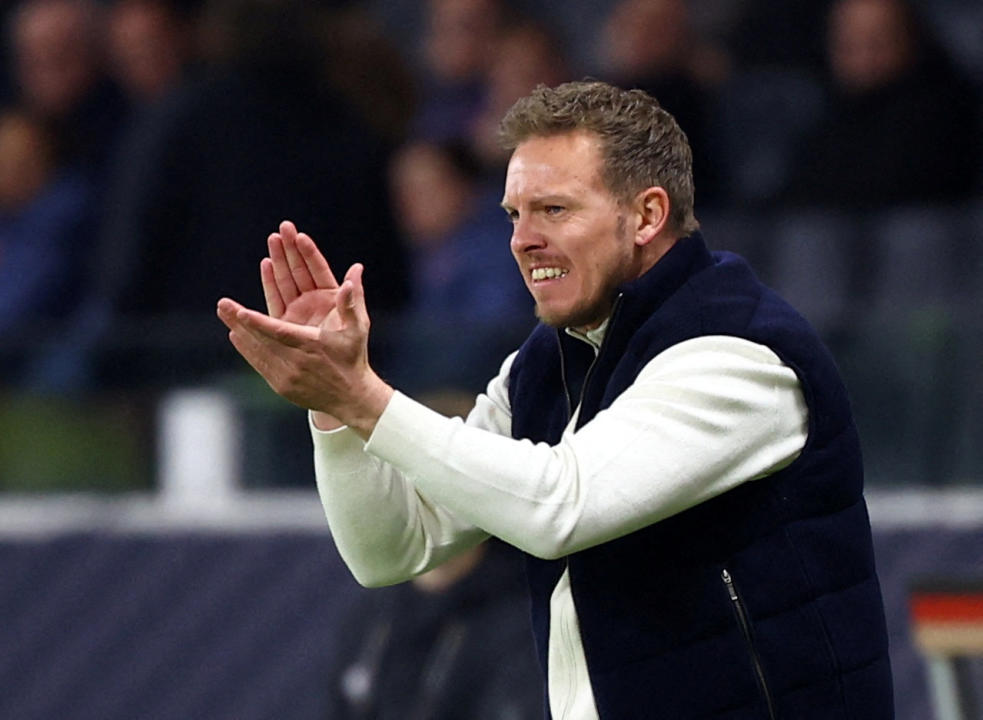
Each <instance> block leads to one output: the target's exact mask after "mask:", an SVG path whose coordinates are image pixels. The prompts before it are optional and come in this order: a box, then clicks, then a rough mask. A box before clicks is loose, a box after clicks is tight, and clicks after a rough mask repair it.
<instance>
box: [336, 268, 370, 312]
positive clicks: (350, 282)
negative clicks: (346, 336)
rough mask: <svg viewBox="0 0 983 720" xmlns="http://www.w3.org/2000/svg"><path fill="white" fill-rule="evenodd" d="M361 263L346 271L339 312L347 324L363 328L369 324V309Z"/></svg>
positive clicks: (339, 297) (340, 291)
mask: <svg viewBox="0 0 983 720" xmlns="http://www.w3.org/2000/svg"><path fill="white" fill-rule="evenodd" d="M364 269H365V268H364V267H363V266H362V264H361V263H355V264H354V265H352V266H351V267H350V268H349V269H348V272H347V273H345V280H344V282H343V283H342V284H341V289H340V290H339V291H338V313H339V315H341V319H342V321H343V322H344V324H345V325H346V326H351V325H354V326H356V327H359V328H362V327H365V326H366V325H367V321H368V317H369V315H368V311H367V310H366V307H365V289H364V287H363V285H362V272H363V271H364Z"/></svg>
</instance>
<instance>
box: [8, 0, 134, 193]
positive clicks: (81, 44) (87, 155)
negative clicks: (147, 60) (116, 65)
mask: <svg viewBox="0 0 983 720" xmlns="http://www.w3.org/2000/svg"><path fill="white" fill-rule="evenodd" d="M102 11H103V8H102V6H101V5H99V4H98V3H96V2H94V0H27V1H26V2H24V3H23V4H22V5H20V6H19V7H18V8H17V10H15V11H14V14H13V16H12V17H11V19H10V31H11V42H12V51H13V66H14V76H15V82H16V86H17V93H18V97H19V102H21V103H22V104H23V105H24V106H25V107H27V108H28V109H29V110H30V111H31V112H32V113H34V114H36V115H37V116H38V117H39V118H42V119H43V120H44V121H45V122H47V123H49V124H50V125H51V126H52V128H53V130H54V131H55V132H56V134H57V136H58V142H59V145H60V146H61V148H62V151H63V153H64V157H65V161H66V162H68V163H70V164H76V165H78V166H79V167H80V168H81V169H83V170H84V171H85V172H87V173H89V174H90V176H91V177H92V178H93V180H94V182H95V183H96V184H97V188H101V186H102V182H103V179H104V174H105V169H106V165H107V161H108V159H109V157H110V155H111V153H112V151H113V148H114V145H115V141H116V139H117V136H118V133H119V128H120V124H121V122H122V120H123V117H124V116H125V114H126V103H125V101H124V99H123V96H122V94H121V93H120V91H119V89H118V88H117V87H116V86H115V85H114V84H113V83H112V82H111V81H110V80H109V78H108V76H107V75H106V72H105V62H104V60H105V58H104V55H103V48H102V43H103V34H102V33H103V31H104V24H103V23H104V16H103V12H102Z"/></svg>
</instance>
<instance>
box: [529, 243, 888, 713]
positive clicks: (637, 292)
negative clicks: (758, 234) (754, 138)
mask: <svg viewBox="0 0 983 720" xmlns="http://www.w3.org/2000/svg"><path fill="white" fill-rule="evenodd" d="M706 335H731V336H736V337H740V338H745V339H747V340H750V341H753V342H756V343H760V344H763V345H766V346H768V347H769V348H771V349H772V350H773V351H774V352H775V353H776V354H777V355H778V356H779V357H780V358H781V359H782V360H783V361H784V362H785V363H786V364H787V365H788V366H789V367H791V368H792V369H793V370H794V371H795V373H796V374H797V375H798V377H799V380H800V382H801V385H802V390H803V393H804V396H805V400H806V403H807V404H808V408H809V436H808V440H807V443H806V446H805V448H804V450H803V452H802V454H801V455H800V456H799V458H798V459H796V460H795V462H793V463H792V464H791V465H789V466H788V467H787V468H785V469H783V470H781V471H780V472H777V473H775V474H773V475H771V476H769V477H767V478H764V479H760V480H756V481H753V482H748V483H745V484H743V485H741V486H740V487H738V488H736V489H734V490H732V491H730V492H727V493H724V494H723V495H721V496H719V497H717V498H714V499H712V500H710V501H708V502H705V503H703V504H701V505H699V506H696V507H694V508H691V509H690V510H687V511H685V512H682V513H679V514H677V515H675V516H673V517H670V518H668V519H666V520H663V521H661V522H658V523H655V524H653V525H651V526H649V527H647V528H644V529H642V530H639V531H637V532H634V533H632V534H629V535H627V536H625V537H622V538H620V539H617V540H613V541H611V542H608V543H605V544H603V545H599V546H597V547H593V548H589V549H587V550H584V551H581V552H578V553H575V554H572V555H570V556H568V557H566V558H562V559H560V560H551V561H547V560H542V559H539V558H535V557H532V556H529V557H528V562H527V568H528V574H529V584H530V589H531V594H532V603H533V620H534V624H535V626H536V634H537V642H538V644H539V647H540V654H541V659H542V661H543V662H544V664H545V662H546V657H545V654H546V647H547V640H548V632H549V599H550V595H551V593H552V590H553V587H554V586H555V584H556V581H557V580H558V579H559V577H560V575H561V574H562V573H563V571H564V569H567V568H569V572H570V580H571V586H572V592H573V598H574V603H575V605H576V609H577V615H578V618H579V622H580V632H581V637H582V640H583V644H584V651H585V654H586V658H587V665H588V670H589V673H590V677H591V683H592V688H593V691H594V697H595V700H596V703H597V709H598V712H599V713H600V717H601V718H602V719H603V720H613V719H615V718H618V719H621V718H624V719H626V720H627V719H629V718H631V719H632V720H637V719H638V718H665V719H666V720H688V719H690V718H720V719H724V718H726V720H745V719H747V720H750V719H751V718H753V719H755V720H768V719H769V718H783V719H785V720H840V719H845V718H851V719H852V720H888V719H890V718H893V716H894V713H893V700H892V683H891V671H890V665H889V660H888V649H887V632H886V628H885V620H884V611H883V603H882V600H881V593H880V587H879V584H878V580H877V575H876V572H875V568H874V556H873V548H872V543H871V534H870V523H869V520H868V517H867V508H866V504H865V502H864V498H863V494H862V490H863V469H862V463H861V457H860V446H859V441H858V438H857V432H856V427H855V425H854V422H853V418H852V415H851V411H850V406H849V402H848V399H847V396H846V392H845V389H844V386H843V383H842V382H841V379H840V377H839V373H838V371H837V369H836V367H835V365H834V362H833V360H832V358H831V357H830V355H829V353H828V352H827V351H826V349H825V348H824V347H823V345H822V343H821V342H820V340H819V339H818V337H817V336H816V334H815V333H814V331H813V330H812V329H811V328H810V326H809V325H808V323H807V322H806V321H805V320H804V319H803V318H802V317H801V316H800V315H799V314H798V313H796V312H795V311H794V310H793V309H792V308H791V307H790V306H789V305H788V304H787V303H785V302H784V301H783V300H782V299H781V298H779V297H778V296H777V295H776V294H774V293H773V292H772V291H771V290H769V289H768V288H766V287H765V286H763V285H762V284H761V283H760V282H759V281H758V280H757V279H756V278H755V276H754V274H753V273H752V271H751V270H750V268H749V267H748V265H747V264H746V263H745V262H744V261H743V260H742V259H740V258H739V257H737V256H736V255H732V254H728V253H710V252H709V251H708V250H707V248H706V246H705V245H704V242H703V239H702V237H701V236H700V234H699V233H695V234H694V235H692V236H690V237H688V238H684V239H682V240H680V241H679V242H678V243H676V245H675V246H674V247H673V248H672V250H670V251H669V253H667V254H666V255H665V256H664V257H663V258H662V259H661V260H660V261H659V262H658V263H657V264H656V265H655V267H653V268H652V269H651V270H650V271H649V272H648V273H646V274H645V275H644V276H642V277H641V278H639V279H638V280H636V281H634V282H632V283H629V284H628V285H626V286H624V287H623V288H621V295H620V297H619V300H618V302H617V304H616V307H615V310H614V313H613V315H612V319H611V322H610V324H609V327H608V330H607V333H606V336H605V339H604V342H603V344H602V346H601V349H600V351H599V353H598V355H597V359H596V361H595V360H594V353H593V351H592V350H591V349H590V348H589V347H587V345H586V344H584V343H582V342H580V341H579V340H576V339H574V338H571V337H569V336H567V335H566V334H565V333H562V332H557V331H556V330H553V329H551V328H547V327H545V326H539V327H538V328H536V329H535V330H534V331H533V333H532V334H531V335H530V337H529V339H528V340H527V341H526V342H525V343H524V344H523V346H522V348H521V350H520V352H519V354H518V356H517V357H516V360H515V363H514V364H513V368H512V373H511V377H510V385H509V393H510V397H511V405H512V434H513V436H514V437H516V438H529V439H531V440H534V441H543V442H547V443H550V444H555V443H557V442H558V441H559V439H560V436H561V434H562V432H563V429H564V427H565V426H566V425H567V423H568V422H569V419H570V417H571V410H572V408H574V407H576V406H577V404H578V400H577V398H582V400H581V401H580V413H579V417H578V426H580V425H583V424H584V423H586V422H589V421H590V419H591V418H592V417H594V415H596V414H597V412H598V411H600V410H602V409H604V408H606V407H608V406H609V405H610V404H611V403H612V402H613V401H614V400H615V398H617V397H618V396H619V395H620V394H621V393H622V392H623V391H624V390H625V389H626V388H627V387H628V386H629V385H631V384H632V382H633V381H634V380H635V378H636V377H637V375H638V373H639V372H640V371H641V369H642V368H643V367H644V366H645V364H646V363H647V362H648V361H649V360H651V359H652V358H653V357H655V356H656V355H658V354H659V353H660V352H662V351H663V350H665V349H667V348H669V347H671V346H673V345H675V344H677V343H680V342H682V341H684V340H687V339H691V338H695V337H699V336H706ZM592 363H593V366H591V364H592ZM580 388H582V390H581V389H580ZM581 392H582V395H581Z"/></svg>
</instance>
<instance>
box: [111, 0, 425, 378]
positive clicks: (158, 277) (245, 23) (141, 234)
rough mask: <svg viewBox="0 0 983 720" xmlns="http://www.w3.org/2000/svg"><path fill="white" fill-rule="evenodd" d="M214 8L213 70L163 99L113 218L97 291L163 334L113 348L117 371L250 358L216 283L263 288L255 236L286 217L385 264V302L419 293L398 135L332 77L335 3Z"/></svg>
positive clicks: (334, 253)
mask: <svg viewBox="0 0 983 720" xmlns="http://www.w3.org/2000/svg"><path fill="white" fill-rule="evenodd" d="M202 13H203V14H202V20H201V22H202V25H201V28H200V30H201V37H202V38H203V39H204V41H203V45H202V46H201V57H202V67H201V71H200V72H197V73H195V76H194V78H193V81H192V82H190V83H187V84H184V85H180V86H179V87H178V90H177V92H176V93H173V94H171V95H170V96H168V97H167V98H166V99H165V101H164V102H163V103H159V104H158V107H156V108H155V109H154V111H153V113H152V114H151V116H150V117H149V119H148V120H147V121H146V124H145V125H144V126H143V127H142V129H141V131H140V134H141V138H140V143H139V146H136V147H131V148H130V150H129V152H128V153H127V155H126V158H125V160H124V161H123V162H121V163H120V164H119V165H118V169H119V173H118V174H117V175H116V176H115V178H114V183H113V188H114V195H113V198H112V202H111V204H110V207H109V214H108V217H107V220H106V222H105V223H104V225H103V228H102V231H101V237H100V244H101V247H100V251H99V257H100V258H101V260H100V261H99V262H98V263H97V266H98V267H99V268H100V273H99V277H98V278H97V280H98V282H99V287H98V288H96V290H95V291H94V294H95V295H96V296H97V297H98V300H97V302H96V303H95V304H98V305H101V306H102V307H103V308H105V307H107V306H110V307H111V308H112V309H111V311H110V312H111V314H112V315H113V317H114V320H113V322H114V323H115V327H114V328H104V329H103V330H102V331H100V332H103V333H104V334H105V336H106V337H107V338H113V339H114V340H113V341H114V342H118V341H119V339H121V338H139V339H140V340H141V342H143V343H145V346H146V348H149V352H148V354H147V355H146V356H142V355H138V356H137V357H134V356H133V355H132V354H124V355H122V356H118V357H115V358H111V359H109V360H107V363H106V368H105V373H106V377H107V378H110V379H112V380H113V381H117V380H119V379H123V380H124V381H125V382H128V383H129V382H136V381H149V382H152V383H171V382H176V381H179V380H181V379H182V378H186V377H189V376H194V377H196V378H200V377H201V376H202V375H206V374H207V373H209V372H212V371H219V372H222V371H227V370H229V369H231V368H233V367H238V364H237V362H236V358H234V356H232V355H231V354H228V353H224V352H223V351H222V349H221V347H220V346H217V345H216V344H217V343H219V342H221V341H222V338H220V337H217V336H216V335H215V333H214V332H212V331H211V330H210V329H209V328H208V326H207V325H206V324H205V322H207V321H208V320H209V319H210V318H209V310H210V307H211V305H212V303H213V302H214V297H215V295H216V293H219V294H221V293H224V292H226V291H230V290H232V289H233V288H238V290H235V292H241V293H246V294H248V295H250V296H252V298H253V300H254V301H255V302H261V301H262V297H261V295H260V294H259V293H257V292H256V288H255V287H254V285H255V283H244V282H243V278H244V277H249V276H251V275H254V274H255V271H256V267H257V266H258V263H259V259H260V257H261V256H262V254H263V251H264V248H263V246H262V243H260V244H258V245H256V244H254V243H253V241H252V240H250V238H255V237H256V236H257V234H259V235H260V236H262V235H263V234H264V233H265V231H266V229H268V228H269V227H271V226H273V227H275V226H276V225H277V224H278V222H279V221H280V220H281V219H282V218H283V217H284V216H290V215H298V216H302V217H304V218H306V221H305V224H306V225H307V226H309V227H312V228H313V227H318V228H320V231H319V232H320V237H321V238H323V242H324V247H323V251H324V253H325V254H326V255H327V256H328V257H331V258H333V261H334V262H337V263H340V264H342V265H344V264H346V263H350V262H355V261H362V262H366V264H368V263H370V262H371V263H372V265H371V266H372V267H373V268H375V272H376V280H377V282H378V283H379V285H380V287H382V288H384V290H383V292H382V293H381V294H380V295H379V296H378V298H377V301H378V305H377V307H378V310H379V312H380V314H385V313H386V312H391V311H396V310H397V309H399V308H400V307H401V306H402V304H403V303H404V301H405V297H406V265H405V258H404V248H403V247H402V245H401V244H400V243H399V242H398V240H397V233H396V232H395V229H394V225H393V222H392V217H391V214H390V212H389V207H390V203H389V195H388V190H387V186H386V176H385V168H386V163H387V160H388V156H389V152H390V147H389V145H388V143H387V141H386V140H385V139H384V138H381V137H380V136H379V135H378V134H376V133H375V132H374V131H373V129H372V127H371V126H370V125H369V124H367V123H365V122H364V121H363V120H362V118H360V117H359V116H358V114H357V113H356V112H355V111H354V110H353V109H352V107H351V105H350V104H349V103H348V102H346V100H345V98H344V97H343V96H342V95H341V94H340V93H338V92H336V91H335V89H334V88H333V87H332V86H331V84H330V82H329V80H328V76H329V70H328V69H327V68H326V67H325V65H326V63H327V61H328V59H329V57H330V56H329V55H328V54H327V53H326V52H325V43H324V33H325V22H326V17H327V16H326V15H325V14H324V13H323V11H322V10H321V8H320V7H319V6H318V5H317V4H316V3H311V2H306V1H305V0H289V1H285V2H279V3H270V2H266V1H265V0H211V1H210V2H207V3H206V4H205V6H204V8H203V9H202ZM287 39H289V41H287ZM250 285H252V286H253V287H251V288H249V286H250ZM247 288H249V289H247ZM136 328H139V330H138V331H135V330H136ZM174 342H179V343H182V345H181V346H180V347H178V346H175V345H174ZM137 352H138V353H142V351H140V350H137ZM127 353H129V350H127ZM161 353H164V357H161ZM178 358H183V359H184V360H183V362H178ZM134 373H136V375H134Z"/></svg>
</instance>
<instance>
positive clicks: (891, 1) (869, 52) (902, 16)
mask: <svg viewBox="0 0 983 720" xmlns="http://www.w3.org/2000/svg"><path fill="white" fill-rule="evenodd" d="M912 54H913V50H912V37H911V28H910V26H909V23H908V17H907V13H906V11H905V8H904V7H903V6H902V5H901V4H900V3H899V2H897V0H841V2H839V3H837V4H836V5H835V6H834V7H833V9H832V11H831V15H830V26H829V58H830V66H831V69H832V72H833V76H834V78H836V80H837V82H838V83H839V84H840V85H841V86H842V87H843V88H845V89H846V90H850V91H863V90H869V89H873V88H876V87H880V86H882V85H885V84H887V83H890V82H891V81H893V80H894V79H895V78H897V77H899V76H900V75H902V74H903V73H904V71H905V70H906V69H907V68H908V67H909V65H910V64H911V61H912Z"/></svg>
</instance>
